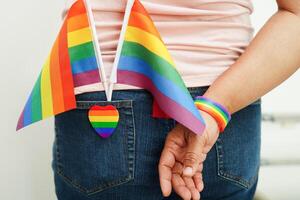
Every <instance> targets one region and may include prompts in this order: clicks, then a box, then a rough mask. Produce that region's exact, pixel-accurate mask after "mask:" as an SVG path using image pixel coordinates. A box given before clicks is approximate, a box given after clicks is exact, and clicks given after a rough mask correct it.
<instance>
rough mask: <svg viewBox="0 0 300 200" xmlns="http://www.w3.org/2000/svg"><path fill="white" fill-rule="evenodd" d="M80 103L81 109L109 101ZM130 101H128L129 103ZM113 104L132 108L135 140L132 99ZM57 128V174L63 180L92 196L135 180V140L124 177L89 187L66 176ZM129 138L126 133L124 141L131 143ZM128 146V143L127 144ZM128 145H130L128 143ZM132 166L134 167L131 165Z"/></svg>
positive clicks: (127, 157)
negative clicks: (61, 159) (131, 156)
mask: <svg viewBox="0 0 300 200" xmlns="http://www.w3.org/2000/svg"><path fill="white" fill-rule="evenodd" d="M77 102H78V103H80V104H81V106H80V108H79V109H88V108H89V107H90V106H92V105H103V104H101V103H102V102H103V103H105V102H106V103H107V101H77ZM127 102H128V103H127ZM110 103H112V102H110ZM113 104H116V107H117V108H131V109H130V115H131V118H132V124H133V125H132V128H133V131H132V134H133V139H134V140H135V124H134V115H133V109H132V100H118V101H113ZM55 130H56V138H57V140H56V141H57V145H56V149H55V154H56V163H55V167H56V169H57V172H56V174H58V175H60V176H61V177H62V178H63V180H64V181H65V182H66V183H68V184H70V185H71V186H73V187H75V188H77V189H78V190H80V191H81V192H83V193H86V195H87V196H90V195H93V194H95V193H98V192H101V191H103V190H105V189H107V188H111V187H115V186H118V185H121V184H124V183H126V182H128V181H130V180H133V177H134V159H135V148H134V144H135V141H133V149H132V153H133V158H131V160H133V161H130V158H129V157H130V156H129V154H130V152H129V151H128V148H126V149H125V150H126V152H127V155H128V156H126V159H127V165H128V174H127V175H126V176H123V177H120V178H118V179H117V180H115V181H110V182H106V183H102V184H100V185H98V186H96V187H94V188H92V189H87V188H85V187H83V186H81V185H80V184H79V183H77V182H76V181H74V180H73V179H71V178H70V177H68V176H66V175H65V174H64V173H63V170H62V167H61V163H60V152H59V147H58V146H59V143H58V140H59V139H58V138H59V136H58V135H59V134H57V133H58V129H57V127H56V126H55ZM129 140H130V139H129V138H128V136H127V134H126V138H125V139H124V141H127V144H129ZM125 146H126V145H125ZM127 147H128V145H127ZM130 166H132V167H130Z"/></svg>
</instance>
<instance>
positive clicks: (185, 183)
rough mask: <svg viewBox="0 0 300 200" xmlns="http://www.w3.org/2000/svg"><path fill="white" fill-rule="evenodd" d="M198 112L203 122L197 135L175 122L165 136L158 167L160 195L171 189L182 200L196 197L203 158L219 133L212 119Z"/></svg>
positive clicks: (201, 184) (201, 187)
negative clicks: (174, 125)
mask: <svg viewBox="0 0 300 200" xmlns="http://www.w3.org/2000/svg"><path fill="white" fill-rule="evenodd" d="M201 115H202V116H203V118H204V121H205V123H206V129H205V131H204V133H203V134H202V135H201V136H199V135H196V134H195V133H193V132H191V131H190V130H189V129H187V128H185V127H184V126H182V125H181V124H177V125H176V127H175V128H174V129H173V130H172V131H171V132H169V134H168V136H167V138H166V141H165V146H164V149H163V151H162V153H161V157H160V161H159V166H158V170H159V177H160V178H159V179H160V186H161V190H162V193H163V195H164V196H169V195H170V193H171V191H172V188H173V189H174V190H175V192H176V193H177V194H178V195H179V196H181V197H182V198H183V199H184V200H190V199H193V200H196V199H197V200H198V199H200V192H201V191H202V190H203V187H204V184H203V181H202V169H203V161H204V160H205V158H206V155H207V153H208V152H209V150H210V149H211V148H212V146H213V145H214V144H215V142H216V140H217V138H218V136H219V129H218V125H217V123H216V121H215V120H214V118H212V117H211V116H210V115H209V114H207V113H205V112H201Z"/></svg>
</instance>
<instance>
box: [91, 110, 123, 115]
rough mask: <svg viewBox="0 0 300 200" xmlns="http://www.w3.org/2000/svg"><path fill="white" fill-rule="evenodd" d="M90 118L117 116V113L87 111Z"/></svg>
mask: <svg viewBox="0 0 300 200" xmlns="http://www.w3.org/2000/svg"><path fill="white" fill-rule="evenodd" d="M89 115H90V116H99V115H102V116H103V115H105V116H116V115H118V111H116V110H91V111H89Z"/></svg>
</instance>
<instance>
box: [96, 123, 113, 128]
mask: <svg viewBox="0 0 300 200" xmlns="http://www.w3.org/2000/svg"><path fill="white" fill-rule="evenodd" d="M91 124H92V126H93V127H94V128H115V127H116V126H117V124H118V122H91Z"/></svg>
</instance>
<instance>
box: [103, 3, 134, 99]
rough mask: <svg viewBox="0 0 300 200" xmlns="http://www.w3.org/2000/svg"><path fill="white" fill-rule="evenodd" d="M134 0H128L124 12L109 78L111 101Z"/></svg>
mask: <svg viewBox="0 0 300 200" xmlns="http://www.w3.org/2000/svg"><path fill="white" fill-rule="evenodd" d="M134 1H135V0H128V1H127V5H126V9H125V14H124V20H123V24H122V29H121V33H120V37H119V41H118V46H117V52H116V56H115V59H114V64H113V67H112V71H111V75H110V79H109V86H108V101H111V98H112V93H113V89H114V84H115V83H116V82H117V69H118V63H119V60H120V55H121V51H122V46H123V42H124V38H125V33H126V28H127V25H128V21H129V17H130V13H131V12H130V11H131V9H132V6H133V3H134Z"/></svg>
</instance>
